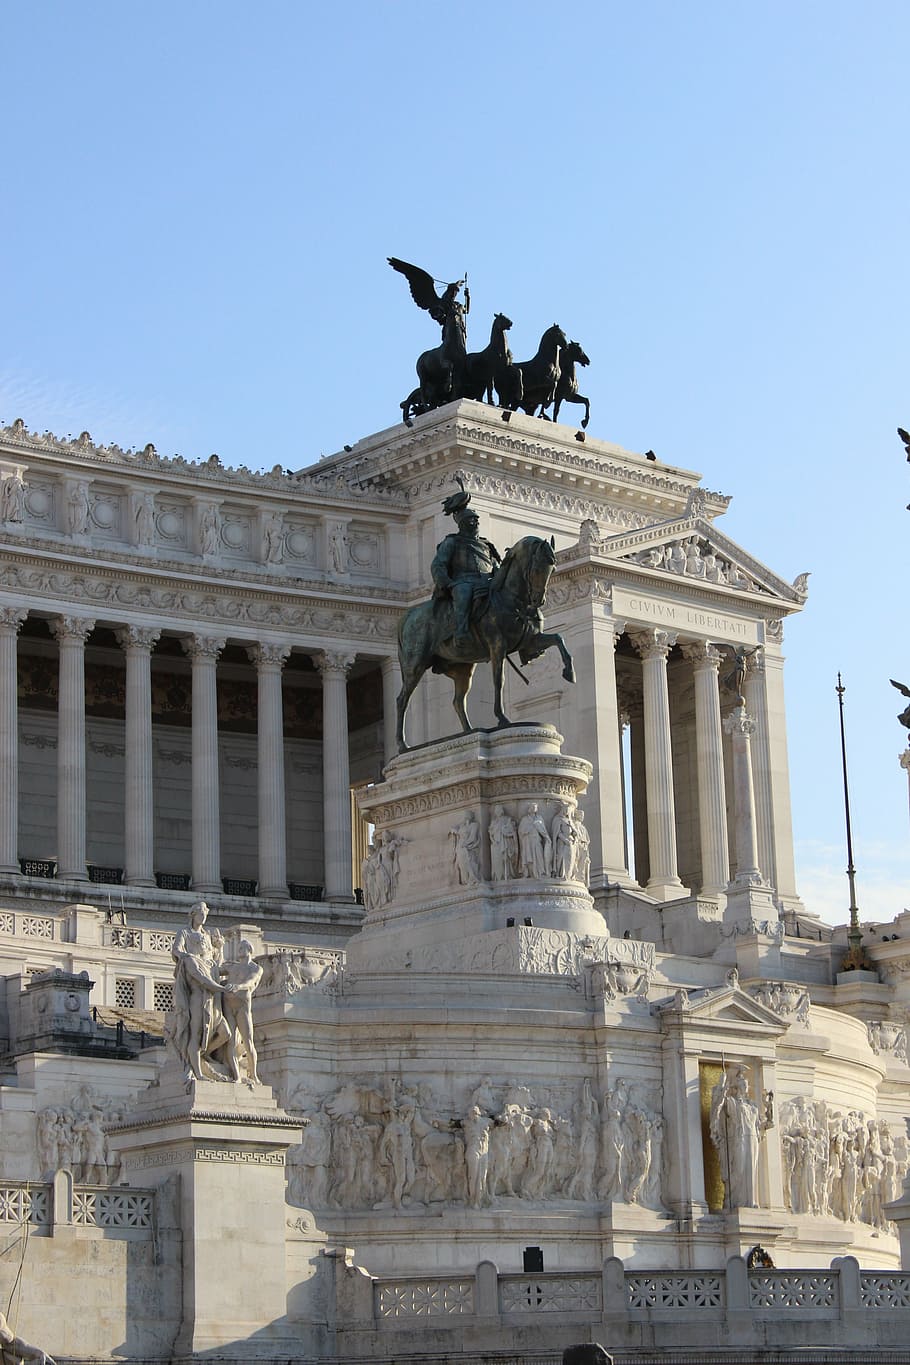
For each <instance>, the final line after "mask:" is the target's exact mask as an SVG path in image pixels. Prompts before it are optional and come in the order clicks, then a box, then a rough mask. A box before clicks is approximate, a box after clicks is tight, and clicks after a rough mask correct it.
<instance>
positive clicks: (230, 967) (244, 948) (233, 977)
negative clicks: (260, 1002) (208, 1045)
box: [218, 938, 262, 1085]
mask: <svg viewBox="0 0 910 1365" xmlns="http://www.w3.org/2000/svg"><path fill="white" fill-rule="evenodd" d="M237 952H238V954H239V956H238V958H237V960H236V961H234V962H222V964H221V966H220V967H219V968H218V979H219V981H220V982H221V984H222V985H223V986H224V988H225V989H224V991H223V992H222V996H221V1010H222V1014H223V1015H224V1020H225V1023H226V1024H227V1026H228V1028H229V1030H230V1037H229V1038H228V1040H227V1045H226V1052H227V1064H228V1071H229V1073H230V1077H231V1080H233V1081H239V1080H240V1058H239V1055H238V1054H239V1047H238V1045H239V1044H241V1043H242V1044H243V1047H244V1050H245V1052H246V1072H247V1079H248V1080H250V1081H253V1082H254V1083H255V1084H256V1085H259V1084H260V1081H259V1073H258V1070H257V1068H258V1065H259V1058H258V1056H257V1053H256V1047H255V1045H254V1043H253V992H254V991H255V989H256V987H257V986H258V985H259V983H260V981H261V980H262V968H261V967H260V965H259V963H258V962H255V961H254V960H253V945H252V943H250V941H249V939H246V938H242V939H241V940H240V942H239V943H238V945H237Z"/></svg>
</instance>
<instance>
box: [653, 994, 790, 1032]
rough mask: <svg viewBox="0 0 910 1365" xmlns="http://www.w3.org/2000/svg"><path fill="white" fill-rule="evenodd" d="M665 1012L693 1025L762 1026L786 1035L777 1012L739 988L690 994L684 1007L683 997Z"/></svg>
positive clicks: (664, 1007) (667, 1005)
mask: <svg viewBox="0 0 910 1365" xmlns="http://www.w3.org/2000/svg"><path fill="white" fill-rule="evenodd" d="M661 1010H666V1011H671V1010H672V1011H677V1012H679V1013H681V1014H683V1015H685V1017H686V1018H687V1019H691V1020H692V1022H693V1023H704V1022H705V1021H711V1022H712V1023H728V1024H758V1025H759V1026H760V1027H761V1028H769V1027H770V1028H773V1029H774V1030H775V1032H777V1033H782V1032H783V1031H784V1030H785V1029H786V1027H787V1025H786V1023H785V1022H784V1021H783V1020H782V1019H781V1018H780V1015H778V1014H775V1013H774V1011H773V1010H770V1009H768V1008H767V1006H766V1005H762V1004H761V1003H760V1002H759V1001H758V1000H756V999H755V998H754V997H753V996H751V995H747V994H746V992H745V991H742V990H740V989H739V987H738V986H720V987H716V988H714V989H711V990H705V991H692V992H690V993H688V999H687V1001H686V1002H685V1003H680V1000H679V993H678V992H677V995H676V996H673V997H671V999H670V1000H668V1001H667V1002H666V1003H665V1004H664V1005H662V1006H661Z"/></svg>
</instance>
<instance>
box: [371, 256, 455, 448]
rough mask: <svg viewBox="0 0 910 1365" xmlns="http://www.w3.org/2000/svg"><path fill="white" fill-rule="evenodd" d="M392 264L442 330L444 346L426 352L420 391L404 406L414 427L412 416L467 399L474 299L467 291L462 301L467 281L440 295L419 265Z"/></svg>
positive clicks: (405, 415) (392, 259)
mask: <svg viewBox="0 0 910 1365" xmlns="http://www.w3.org/2000/svg"><path fill="white" fill-rule="evenodd" d="M388 260H389V265H390V266H391V267H392V269H393V270H397V271H398V272H399V274H401V275H404V277H405V279H406V280H407V282H408V285H409V286H410V290H411V298H412V299H413V300H414V302H415V303H416V304H417V306H418V308H423V309H425V310H426V311H427V312H428V313H429V314H430V317H431V318H433V320H434V321H435V322H438V323H439V325H440V326H441V328H442V343H441V344H440V345H439V346H436V347H434V349H433V350H432V351H424V353H423V355H422V356H420V358H419V360H418V361H417V378H418V380H419V383H418V385H417V388H416V389H414V390H413V392H412V393H410V394H409V395H408V397H407V398H406V399H405V400H404V402H403V403H402V404H401V411H402V415H403V418H404V420H405V422H406V423H407V424H408V426H410V425H411V418H412V416H416V415H418V414H419V413H422V412H430V411H431V410H432V409H433V408H438V407H441V406H442V405H443V403H451V402H453V401H454V400H455V399H456V398H462V397H463V396H464V393H463V389H464V378H465V356H466V355H467V328H466V326H465V316H466V314H467V312H468V308H469V307H470V296H469V294H468V292H467V289H466V288H465V302H464V303H461V301H460V300H459V298H458V295H459V293H460V292H461V289H462V288H463V287H464V286H465V280H455V281H454V282H453V283H452V284H447V285H446V286H445V288H444V289H443V291H442V293H441V294H439V293H437V292H436V281H435V280H434V278H433V276H432V275H430V274H429V273H428V272H427V271H426V270H421V269H420V267H419V266H416V265H410V264H409V263H408V262H407V261H400V260H399V259H398V257H397V256H390V257H389V258H388Z"/></svg>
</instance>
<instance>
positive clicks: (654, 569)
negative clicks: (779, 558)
mask: <svg viewBox="0 0 910 1365" xmlns="http://www.w3.org/2000/svg"><path fill="white" fill-rule="evenodd" d="M599 551H600V554H601V555H603V556H604V557H605V558H607V559H612V560H618V561H620V562H623V563H626V564H634V565H637V566H638V567H640V568H641V569H642V570H644V571H645V572H646V573H647V574H648V575H649V576H650V575H652V574H653V575H655V576H657V577H659V578H661V579H672V578H682V579H685V580H686V581H689V582H692V583H698V584H700V585H704V586H706V587H717V588H721V589H723V588H727V589H730V588H732V589H734V590H735V591H738V592H748V593H758V594H760V595H761V596H764V597H772V598H775V599H776V600H778V601H782V602H786V603H788V604H793V605H798V606H802V604H803V603H804V602H805V600H806V597H807V596H808V591H807V588H806V579H807V578H808V575H807V574H800V576H799V577H798V578H797V579H796V580H795V582H794V583H787V582H785V581H784V579H782V578H781V577H780V576H779V575H778V574H776V573H774V572H773V571H772V570H771V569H769V568H768V567H767V565H765V564H762V563H761V561H760V560H758V559H756V558H755V557H754V556H753V555H750V554H749V553H748V552H747V551H746V550H744V549H743V548H742V546H740V545H737V544H736V542H735V541H733V540H731V539H730V538H729V536H725V535H724V534H723V532H721V531H719V530H718V529H717V527H716V526H715V525H714V523H713V522H710V521H707V520H706V519H705V518H704V517H701V516H684V517H678V518H676V519H675V520H673V521H664V522H657V523H655V524H654V525H652V526H646V527H642V528H641V529H640V530H637V531H623V532H621V533H620V534H619V535H615V536H605V537H604V539H603V540H602V541H601V543H600V546H599Z"/></svg>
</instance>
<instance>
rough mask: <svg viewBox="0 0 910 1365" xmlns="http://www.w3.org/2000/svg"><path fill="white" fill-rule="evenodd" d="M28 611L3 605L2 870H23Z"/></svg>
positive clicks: (0, 637) (0, 685)
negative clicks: (22, 635) (21, 664)
mask: <svg viewBox="0 0 910 1365" xmlns="http://www.w3.org/2000/svg"><path fill="white" fill-rule="evenodd" d="M27 615H28V612H27V611H25V610H20V609H19V608H18V607H3V608H2V609H0V872H18V871H19V705H18V695H17V693H18V675H17V665H18V648H17V644H16V640H17V636H18V634H19V628H20V626H21V625H22V622H23V621H24V620H25V618H26V616H27Z"/></svg>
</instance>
